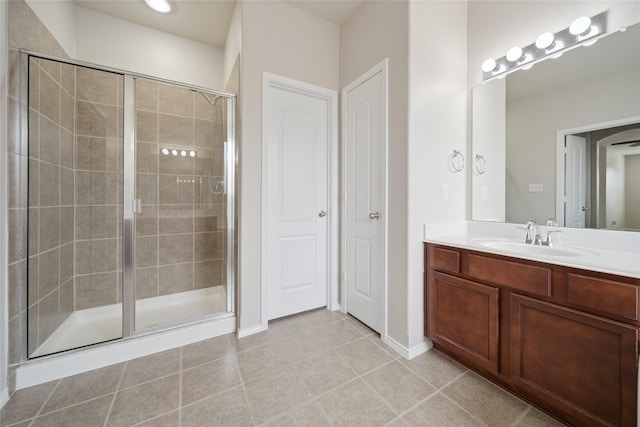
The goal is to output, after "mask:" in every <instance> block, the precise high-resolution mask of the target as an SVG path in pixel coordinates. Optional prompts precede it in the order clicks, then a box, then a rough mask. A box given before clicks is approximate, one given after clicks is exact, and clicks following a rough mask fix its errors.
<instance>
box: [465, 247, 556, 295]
mask: <svg viewBox="0 0 640 427" xmlns="http://www.w3.org/2000/svg"><path fill="white" fill-rule="evenodd" d="M468 268H469V276H471V277H473V278H476V279H479V280H484V281H487V282H491V283H495V284H497V285H503V286H508V287H509V288H512V289H516V290H520V291H523V292H528V293H531V294H536V295H543V296H551V270H550V269H549V268H545V267H537V266H534V265H527V264H522V263H516V262H510V261H504V260H501V259H495V258H489V257H484V256H479V255H473V254H469V257H468Z"/></svg>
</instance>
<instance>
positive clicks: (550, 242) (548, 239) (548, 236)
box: [542, 230, 562, 248]
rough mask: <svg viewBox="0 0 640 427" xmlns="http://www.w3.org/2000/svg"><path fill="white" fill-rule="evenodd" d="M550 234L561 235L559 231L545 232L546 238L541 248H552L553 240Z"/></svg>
mask: <svg viewBox="0 0 640 427" xmlns="http://www.w3.org/2000/svg"><path fill="white" fill-rule="evenodd" d="M551 233H562V231H560V230H549V231H547V236H546V237H545V238H544V240H543V241H542V246H549V247H550V248H552V247H553V240H552V239H551Z"/></svg>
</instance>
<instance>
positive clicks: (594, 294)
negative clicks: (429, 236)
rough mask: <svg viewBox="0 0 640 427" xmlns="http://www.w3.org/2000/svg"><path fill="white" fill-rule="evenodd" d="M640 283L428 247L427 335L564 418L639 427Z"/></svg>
mask: <svg viewBox="0 0 640 427" xmlns="http://www.w3.org/2000/svg"><path fill="white" fill-rule="evenodd" d="M639 290H640V280H638V279H632V278H625V277H618V276H612V275H607V274H603V273H594V272H590V271H585V270H580V269H575V268H569V267H561V266H556V265H552V264H545V263H539V262H533V261H526V260H520V259H517V258H512V257H506V256H500V255H494V254H486V253H482V252H476V251H469V250H465V249H458V248H453V247H446V246H441V245H434V244H425V294H424V295H425V335H426V336H428V337H429V338H431V339H432V341H433V343H434V346H435V347H436V348H437V349H439V350H441V351H443V352H445V353H447V354H449V355H451V356H452V357H454V358H455V359H457V360H459V361H460V362H462V363H464V364H466V365H467V366H469V367H470V368H472V369H475V370H476V371H478V372H479V373H481V374H483V375H484V376H485V377H487V378H489V379H491V380H493V381H494V382H496V383H497V384H499V385H501V386H503V387H505V388H507V389H509V390H510V391H512V392H514V393H516V394H518V395H519V396H521V397H523V398H524V399H526V400H528V401H529V402H531V403H532V404H534V405H536V406H538V407H540V408H541V409H543V410H545V411H547V412H548V413H550V414H552V415H554V416H556V417H558V418H559V419H561V420H563V421H565V422H567V423H569V424H571V425H579V426H635V425H636V421H637V397H638V392H637V387H638V386H637V384H638V339H639V334H638V331H639V328H640V323H639V321H638V318H639V308H640V302H639V298H638V295H639V292H638V291H639Z"/></svg>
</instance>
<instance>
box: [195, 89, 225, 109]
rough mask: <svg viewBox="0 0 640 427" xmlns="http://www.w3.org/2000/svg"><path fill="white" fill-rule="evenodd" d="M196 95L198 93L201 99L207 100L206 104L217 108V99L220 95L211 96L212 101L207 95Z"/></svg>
mask: <svg viewBox="0 0 640 427" xmlns="http://www.w3.org/2000/svg"><path fill="white" fill-rule="evenodd" d="M198 93H199V94H200V95H202V97H203V98H204V99H206V100H207V102H208V103H209V104H211V105H213V106H214V107H217V106H218V98H220V95H213V100H212V99H211V98H209V97H208V96H207V95H205V94H204V93H202V92H198Z"/></svg>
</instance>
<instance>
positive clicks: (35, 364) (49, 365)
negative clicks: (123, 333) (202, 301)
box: [16, 316, 236, 390]
mask: <svg viewBox="0 0 640 427" xmlns="http://www.w3.org/2000/svg"><path fill="white" fill-rule="evenodd" d="M235 330H236V317H235V316H227V317H224V318H219V319H213V320H210V321H206V322H200V323H196V324H193V325H187V326H182V327H179V328H175V329H170V330H167V331H163V332H158V333H154V334H149V335H144V336H139V337H134V338H130V339H126V340H123V341H117V342H113V343H107V344H103V345H96V346H94V347H89V348H86V349H81V350H77V351H71V352H68V353H62V354H59V355H54V356H48V357H43V358H40V359H35V360H32V361H29V362H26V363H24V364H22V365H20V366H19V367H18V369H17V371H16V390H20V389H23V388H26V387H31V386H34V385H37V384H42V383H45V382H48V381H53V380H56V379H60V378H65V377H69V376H71V375H76V374H80V373H83V372H88V371H91V370H93V369H98V368H103V367H105V366H109V365H113V364H115V363H120V362H124V361H127V360H131V359H135V358H137V357H142V356H147V355H149V354H152V353H157V352H160V351H165V350H169V349H172V348H176V347H181V346H183V345H188V344H191V343H194V342H197V341H201V340H204V339H208V338H213V337H216V336H220V335H224V334H228V333H231V332H234V331H235Z"/></svg>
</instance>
